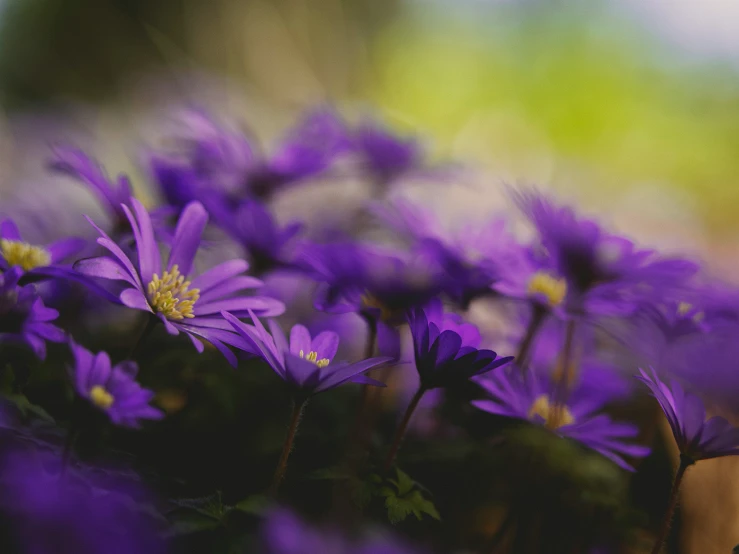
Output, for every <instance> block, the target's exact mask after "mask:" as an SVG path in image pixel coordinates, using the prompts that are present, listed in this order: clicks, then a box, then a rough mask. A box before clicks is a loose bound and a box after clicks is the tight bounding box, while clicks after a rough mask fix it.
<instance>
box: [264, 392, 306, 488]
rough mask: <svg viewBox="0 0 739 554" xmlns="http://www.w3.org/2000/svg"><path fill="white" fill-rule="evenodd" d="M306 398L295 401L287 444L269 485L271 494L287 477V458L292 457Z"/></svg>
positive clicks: (286, 439)
mask: <svg viewBox="0 0 739 554" xmlns="http://www.w3.org/2000/svg"><path fill="white" fill-rule="evenodd" d="M305 402H306V401H305V400H301V401H293V413H292V416H291V417H290V427H288V429H287V436H286V437H285V444H284V445H283V446H282V454H280V461H279V462H277V469H276V470H275V476H274V477H273V478H272V485H270V487H269V493H270V495H271V496H274V495H276V494H277V490H278V489H279V488H280V483H281V482H282V479H283V478H284V477H285V470H286V469H287V459H288V458H289V457H290V452H291V451H292V448H293V442H294V441H295V434H296V433H297V431H298V424H299V423H300V417H301V416H302V415H303V408H305Z"/></svg>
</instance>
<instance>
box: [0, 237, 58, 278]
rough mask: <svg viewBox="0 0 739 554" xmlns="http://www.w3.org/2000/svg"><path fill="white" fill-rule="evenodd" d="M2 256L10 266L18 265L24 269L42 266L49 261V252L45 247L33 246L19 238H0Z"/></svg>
mask: <svg viewBox="0 0 739 554" xmlns="http://www.w3.org/2000/svg"><path fill="white" fill-rule="evenodd" d="M0 250H2V254H3V258H5V261H6V262H8V265H10V266H20V267H22V268H23V269H25V270H26V271H28V270H30V269H34V268H36V267H44V266H47V265H49V264H50V263H51V254H50V253H49V251H48V250H46V248H43V247H41V246H33V245H31V244H28V243H27V242H21V241H19V240H7V239H2V240H0Z"/></svg>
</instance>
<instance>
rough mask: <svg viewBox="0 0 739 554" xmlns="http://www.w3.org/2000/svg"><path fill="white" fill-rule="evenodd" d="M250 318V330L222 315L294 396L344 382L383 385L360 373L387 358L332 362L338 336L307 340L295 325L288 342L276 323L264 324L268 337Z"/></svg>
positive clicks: (326, 333)
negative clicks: (251, 323) (268, 330)
mask: <svg viewBox="0 0 739 554" xmlns="http://www.w3.org/2000/svg"><path fill="white" fill-rule="evenodd" d="M250 315H251V319H252V321H253V322H254V326H253V327H252V326H250V325H246V324H245V323H243V322H241V321H239V319H238V318H236V317H235V316H233V315H232V314H230V313H225V312H224V314H223V317H224V318H226V320H227V321H228V322H229V323H231V325H233V328H234V329H235V330H236V331H237V332H238V333H239V334H240V335H241V336H242V337H243V338H244V340H245V341H246V342H247V343H248V344H249V345H250V351H252V352H256V353H257V355H259V356H260V357H262V359H264V361H266V362H267V363H268V364H269V365H270V367H271V368H272V369H273V370H274V371H275V373H277V375H279V376H280V377H281V378H282V379H283V380H284V381H285V383H286V384H287V385H288V387H289V388H290V389H292V390H293V391H294V393H295V394H297V395H299V396H303V397H304V396H312V395H314V394H317V393H319V392H323V391H327V390H330V389H333V388H336V387H338V386H340V385H343V384H345V383H363V384H369V385H378V386H384V385H383V384H382V383H379V382H378V381H375V380H374V379H370V378H369V377H366V376H365V375H364V374H365V373H366V372H367V371H369V370H371V369H374V368H376V367H377V366H379V365H381V364H384V363H385V362H387V361H390V358H369V359H367V360H362V361H361V362H357V363H353V364H352V363H348V362H336V361H334V356H335V355H336V350H337V349H338V346H339V336H338V335H337V334H336V333H334V332H333V331H323V332H322V333H319V334H318V335H317V336H316V337H315V338H311V336H310V333H309V332H308V330H307V329H306V328H305V327H303V326H302V325H295V326H294V327H293V328H292V330H291V331H290V341H289V343H288V340H287V338H286V337H285V334H284V333H283V332H282V329H281V328H280V326H279V325H278V324H277V322H275V321H274V320H272V319H270V320H269V321H268V323H267V324H268V325H269V329H270V332H271V334H270V333H269V332H267V330H266V329H265V328H264V326H263V325H262V323H261V322H260V321H259V318H257V317H256V315H254V314H253V313H250Z"/></svg>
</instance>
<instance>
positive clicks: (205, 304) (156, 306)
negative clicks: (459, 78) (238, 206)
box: [76, 198, 284, 365]
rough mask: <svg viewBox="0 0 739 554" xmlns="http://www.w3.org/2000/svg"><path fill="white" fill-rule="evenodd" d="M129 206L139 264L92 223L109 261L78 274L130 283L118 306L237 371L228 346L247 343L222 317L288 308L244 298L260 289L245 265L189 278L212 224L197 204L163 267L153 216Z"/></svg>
mask: <svg viewBox="0 0 739 554" xmlns="http://www.w3.org/2000/svg"><path fill="white" fill-rule="evenodd" d="M131 206H132V208H133V213H132V212H131V210H130V209H129V208H128V206H124V207H123V209H124V211H125V212H126V217H127V218H128V221H129V223H130V225H131V228H132V229H133V234H134V237H135V240H136V252H137V253H138V264H135V263H134V262H133V261H132V260H131V259H129V257H128V256H127V255H126V254H125V253H124V252H123V251H122V250H121V248H120V247H119V246H118V245H117V244H116V243H115V242H113V240H111V238H110V237H108V235H106V234H105V232H104V231H102V230H101V229H100V228H99V227H97V226H96V225H95V224H94V223H93V222H92V221H91V220H90V223H92V225H93V226H94V227H95V228H96V229H97V230H98V232H99V233H100V235H101V236H100V238H98V240H97V242H98V244H100V245H101V246H103V247H105V248H106V249H107V250H108V251H109V252H110V254H111V255H110V256H101V257H98V258H88V259H85V260H81V261H80V262H78V263H77V265H76V268H77V269H78V270H79V271H80V272H82V273H84V274H86V275H89V276H92V277H100V278H103V279H111V280H116V281H122V282H124V283H126V286H125V288H124V290H123V292H121V293H120V295H119V301H120V303H122V304H124V305H126V306H128V307H129V308H134V309H137V310H143V311H145V312H149V313H151V314H153V315H155V316H157V317H158V318H159V319H160V320H161V321H162V323H164V326H165V327H166V329H167V332H168V333H169V334H171V335H177V334H179V332H180V331H182V332H184V333H185V334H186V335H187V336H188V337H189V338H190V340H191V341H192V343H193V344H194V345H195V348H196V349H197V350H198V352H202V351H203V349H204V346H203V343H202V342H201V341H200V340H199V338H202V339H205V340H206V341H208V342H210V343H211V344H213V346H215V347H216V348H218V350H220V351H221V352H222V353H223V355H224V356H226V358H227V359H228V361H229V362H230V363H231V364H233V365H236V357H235V356H234V354H233V352H231V351H230V350H229V349H228V348H227V347H226V346H225V345H224V343H225V344H229V345H231V346H236V347H238V348H242V349H243V348H244V343H243V341H242V340H241V339H240V338H239V336H238V335H237V334H236V333H234V332H233V330H232V329H231V328H230V325H229V324H228V323H227V322H225V321H223V318H222V317H221V315H220V313H221V311H223V310H230V311H231V312H232V313H235V314H237V315H239V316H245V315H247V314H248V313H250V312H251V311H254V312H256V313H258V314H260V315H278V314H281V313H282V312H283V311H284V305H283V304H282V303H281V302H279V301H278V300H274V299H272V298H268V297H263V296H241V295H240V293H241V292H242V291H244V290H246V289H250V288H255V287H259V286H261V285H262V282H261V281H259V280H258V279H255V278H254V277H250V276H247V275H242V273H243V272H244V271H246V270H247V268H248V267H249V264H247V263H246V262H245V261H243V260H231V261H228V262H224V263H222V264H220V265H217V266H215V267H213V268H211V269H209V270H208V271H206V272H205V273H202V274H200V275H199V276H197V277H192V276H191V274H192V270H193V261H194V258H195V254H196V253H197V250H198V246H199V245H200V238H201V234H202V232H203V229H204V228H205V225H206V223H207V220H208V215H207V213H206V211H205V208H203V206H202V204H200V203H199V202H192V203H190V204H188V205H187V206H186V207H185V209H184V210H183V211H182V214H181V215H180V219H179V221H178V223H177V227H176V229H175V233H174V238H173V241H172V246H171V249H170V253H169V258H168V260H167V263H166V265H164V266H162V260H161V257H160V253H159V247H158V245H157V243H156V241H155V239H154V230H153V227H152V223H151V219H150V217H149V213H148V212H147V211H146V209H145V208H144V207H143V206H142V205H141V203H140V202H138V201H137V200H136V199H135V198H132V199H131ZM198 337H199V338H198Z"/></svg>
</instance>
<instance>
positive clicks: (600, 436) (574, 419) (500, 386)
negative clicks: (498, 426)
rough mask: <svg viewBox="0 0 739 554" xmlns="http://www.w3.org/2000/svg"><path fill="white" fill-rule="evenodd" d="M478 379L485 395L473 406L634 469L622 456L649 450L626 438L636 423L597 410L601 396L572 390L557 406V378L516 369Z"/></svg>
mask: <svg viewBox="0 0 739 554" xmlns="http://www.w3.org/2000/svg"><path fill="white" fill-rule="evenodd" d="M478 383H479V384H480V386H482V387H483V389H484V390H485V393H486V394H487V396H488V398H487V399H485V400H475V401H473V402H472V405H473V406H475V407H476V408H479V409H481V410H484V411H486V412H489V413H491V414H496V415H502V416H506V417H512V418H516V419H522V420H526V421H530V422H532V423H534V424H536V425H542V426H544V427H546V428H548V429H550V430H551V431H552V432H554V433H556V434H557V435H560V436H561V437H565V438H569V439H572V440H576V441H578V442H580V443H582V444H584V445H585V446H587V447H588V448H590V449H592V450H595V451H596V452H598V453H600V454H601V455H602V456H605V457H606V458H608V459H609V460H611V461H613V462H614V463H615V464H617V465H618V466H620V467H622V468H624V469H627V470H629V471H633V468H632V467H631V466H630V465H629V464H628V463H627V462H626V460H625V459H624V458H625V457H634V458H641V457H643V456H646V455H647V454H648V453H649V448H646V447H644V446H640V445H636V444H630V443H629V442H627V441H630V440H632V439H634V438H635V437H636V436H637V435H638V433H639V430H638V428H637V427H635V426H633V425H629V424H626V423H616V422H614V421H613V420H611V418H610V417H608V416H607V415H605V414H599V413H598V411H599V410H600V409H601V408H602V407H603V404H604V399H605V397H604V396H601V397H599V398H594V397H592V396H591V395H588V394H578V391H577V390H575V391H573V392H572V393H571V394H570V396H569V397H568V400H567V404H566V405H564V406H557V405H556V402H555V401H554V400H553V399H554V398H555V396H556V392H557V391H556V389H557V385H556V382H554V381H541V380H538V379H537V378H536V377H535V376H534V375H529V376H527V379H526V380H525V381H524V380H523V379H522V377H521V375H520V374H519V373H518V372H505V371H504V372H499V373H494V374H491V375H489V376H488V377H486V378H484V379H481V380H479V381H478Z"/></svg>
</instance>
